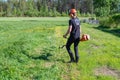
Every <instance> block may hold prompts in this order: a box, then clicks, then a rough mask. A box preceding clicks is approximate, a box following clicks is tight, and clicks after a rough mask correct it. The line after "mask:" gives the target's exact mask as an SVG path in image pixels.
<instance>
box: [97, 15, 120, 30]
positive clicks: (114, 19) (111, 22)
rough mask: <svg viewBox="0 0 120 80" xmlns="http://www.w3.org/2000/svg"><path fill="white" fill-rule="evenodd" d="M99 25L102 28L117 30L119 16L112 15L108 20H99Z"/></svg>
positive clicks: (119, 20)
mask: <svg viewBox="0 0 120 80" xmlns="http://www.w3.org/2000/svg"><path fill="white" fill-rule="evenodd" d="M99 21H100V25H101V26H102V27H103V26H104V27H110V28H118V26H119V24H120V23H119V22H120V14H114V15H111V16H109V17H108V18H106V17H105V18H99Z"/></svg>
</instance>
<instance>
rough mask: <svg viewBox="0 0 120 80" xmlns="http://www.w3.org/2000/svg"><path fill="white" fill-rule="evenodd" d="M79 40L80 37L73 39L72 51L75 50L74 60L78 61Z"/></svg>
mask: <svg viewBox="0 0 120 80" xmlns="http://www.w3.org/2000/svg"><path fill="white" fill-rule="evenodd" d="M79 40H80V39H76V40H75V41H74V51H75V58H76V59H75V60H76V62H78V61H79V54H78V44H79Z"/></svg>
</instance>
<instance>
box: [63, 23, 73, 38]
mask: <svg viewBox="0 0 120 80" xmlns="http://www.w3.org/2000/svg"><path fill="white" fill-rule="evenodd" d="M71 31H72V25H71V26H69V28H68V30H67V32H66V33H65V34H64V35H63V37H64V38H67V35H68V34H70V32H71Z"/></svg>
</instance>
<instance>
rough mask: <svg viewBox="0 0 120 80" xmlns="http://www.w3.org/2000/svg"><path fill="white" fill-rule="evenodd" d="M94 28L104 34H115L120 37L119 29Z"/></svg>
mask: <svg viewBox="0 0 120 80" xmlns="http://www.w3.org/2000/svg"><path fill="white" fill-rule="evenodd" d="M94 28H95V29H98V30H101V31H103V32H107V33H110V34H113V35H115V36H117V37H120V29H118V28H115V29H110V28H109V27H104V26H98V27H94Z"/></svg>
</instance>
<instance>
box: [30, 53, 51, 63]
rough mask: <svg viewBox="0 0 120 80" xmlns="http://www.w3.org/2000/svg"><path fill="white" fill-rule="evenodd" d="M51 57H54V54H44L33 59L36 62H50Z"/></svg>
mask: <svg viewBox="0 0 120 80" xmlns="http://www.w3.org/2000/svg"><path fill="white" fill-rule="evenodd" d="M50 56H52V54H50V53H42V55H40V56H37V57H33V56H31V58H32V59H35V60H37V59H38V60H48V61H49V60H50V59H49V57H50Z"/></svg>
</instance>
